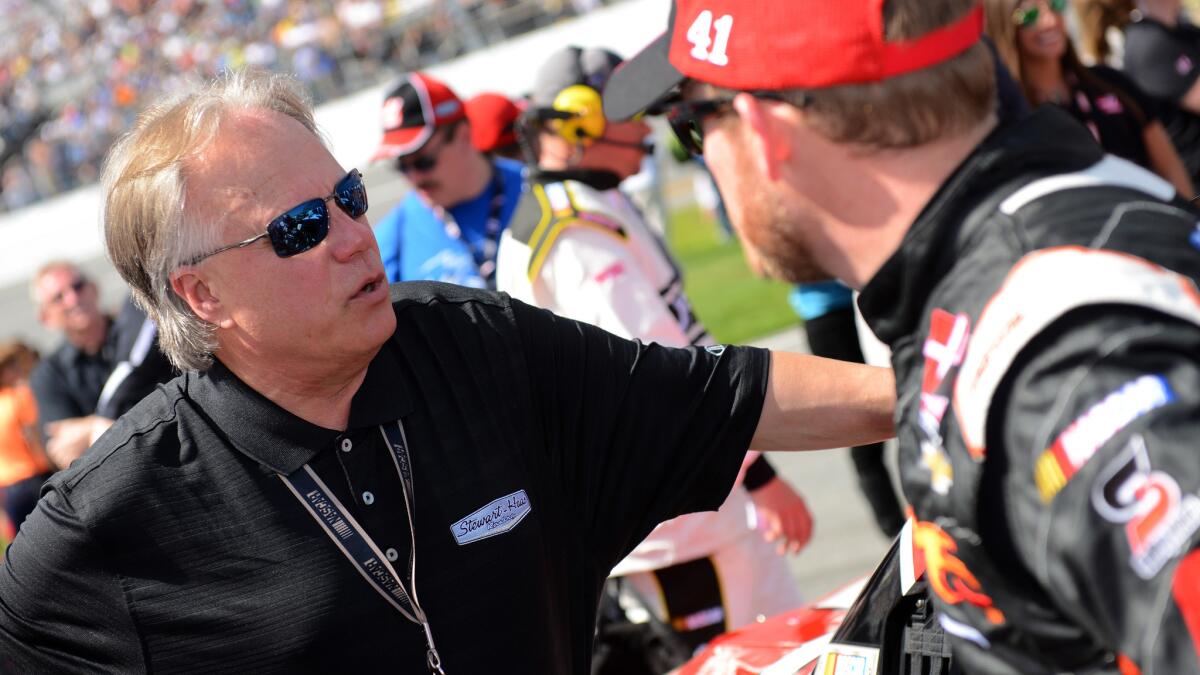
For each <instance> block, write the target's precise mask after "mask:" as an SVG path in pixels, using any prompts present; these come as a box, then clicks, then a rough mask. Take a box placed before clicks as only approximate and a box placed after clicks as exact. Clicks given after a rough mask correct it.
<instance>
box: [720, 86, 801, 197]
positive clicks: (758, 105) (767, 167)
mask: <svg viewBox="0 0 1200 675" xmlns="http://www.w3.org/2000/svg"><path fill="white" fill-rule="evenodd" d="M782 108H790V106H780V105H774V104H772V103H770V102H767V101H764V100H762V99H759V98H755V97H754V96H752V95H750V94H747V93H745V92H743V93H740V94H738V95H737V96H735V97H734V99H733V109H734V111H736V112H737V114H738V116H739V117H741V118H742V123H743V124H744V125H745V128H746V130H747V132H746V134H745V136H744V138H745V140H746V141H747V142H748V143H750V147H749V148H748V150H749V156H750V157H752V158H753V159H752V161H754V162H755V163H756V164H757V165H758V169H759V170H760V171H762V173H763V175H764V176H766V177H767V178H768V179H769V180H772V181H775V180H779V176H780V166H781V165H782V164H783V163H784V162H786V161H787V160H789V159H790V158H791V156H792V145H793V143H794V139H793V138H792V135H791V133H789V129H790V127H789V125H788V124H787V121H786V120H785V119H783V117H782V115H784V114H786V112H785V111H783V110H780V109H782Z"/></svg>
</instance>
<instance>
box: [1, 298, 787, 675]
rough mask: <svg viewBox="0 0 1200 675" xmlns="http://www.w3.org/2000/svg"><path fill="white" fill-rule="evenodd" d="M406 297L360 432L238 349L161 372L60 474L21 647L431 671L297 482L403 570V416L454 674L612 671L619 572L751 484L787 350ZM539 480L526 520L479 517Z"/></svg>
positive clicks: (375, 368) (251, 664)
mask: <svg viewBox="0 0 1200 675" xmlns="http://www.w3.org/2000/svg"><path fill="white" fill-rule="evenodd" d="M393 300H394V307H395V310H396V316H397V319H398V326H397V329H396V333H395V335H394V337H393V338H392V340H390V341H389V342H388V343H387V344H385V345H384V347H383V349H382V350H381V351H380V352H379V354H378V355H377V356H376V358H375V359H374V360H373V361H372V363H371V365H370V367H369V369H368V372H367V376H366V380H365V381H364V383H363V385H362V387H361V388H360V390H359V392H358V393H357V394H356V396H355V398H354V400H353V402H352V406H351V413H350V422H349V425H348V430H347V431H346V432H345V433H339V432H336V431H332V430H328V429H322V428H319V427H316V426H314V425H312V424H309V423H307V422H305V421H303V420H300V419H298V418H296V417H294V416H292V415H291V414H289V413H287V412H286V411H284V410H282V409H281V408H279V407H277V406H275V405H274V404H272V403H271V402H270V401H268V400H266V399H265V398H263V397H262V396H260V395H258V394H257V393H256V392H254V391H252V390H251V389H249V388H248V387H247V386H246V385H244V384H243V383H242V382H240V381H239V380H238V379H237V378H236V377H235V376H233V375H232V374H231V373H230V372H229V371H228V370H226V369H225V368H223V367H222V366H221V365H219V364H218V365H216V366H215V367H214V368H212V369H211V370H210V371H209V372H208V373H205V374H199V375H198V374H188V375H185V376H182V377H180V378H177V379H175V380H173V381H172V382H171V383H169V384H167V385H165V386H164V387H161V388H160V389H159V390H158V391H157V392H155V393H154V394H152V395H151V396H149V397H147V399H146V400H144V401H143V402H142V403H141V404H140V405H139V406H137V407H136V408H134V409H133V410H132V411H131V412H130V413H128V414H126V415H125V417H123V418H122V419H121V420H120V421H119V422H118V423H117V425H116V426H114V428H113V429H112V430H111V431H110V432H109V433H107V434H106V435H105V436H104V437H103V438H102V439H101V440H100V441H99V443H98V444H97V447H95V448H93V451H92V452H89V453H88V454H87V456H85V457H84V458H83V459H82V460H81V461H80V462H77V463H76V464H75V465H73V466H72V468H71V469H70V470H68V471H66V472H62V473H60V474H58V475H57V476H56V477H55V478H54V479H52V480H51V481H50V482H49V483H48V484H47V488H46V489H45V492H44V495H43V499H42V501H41V502H40V503H39V505H38V509H37V510H36V511H35V512H34V514H33V515H32V516H31V517H30V518H29V520H27V521H26V522H25V525H24V527H22V530H21V533H20V535H19V536H18V537H17V539H16V541H14V542H13V544H12V545H11V546H10V547H9V549H8V554H7V561H6V564H5V565H4V566H3V567H2V568H0V663H2V664H4V665H5V666H6V667H7V668H8V669H10V670H13V671H15V672H76V671H77V672H97V671H114V670H119V671H122V672H147V671H155V672H176V671H195V672H215V671H221V672H285V671H286V672H352V671H354V672H362V671H364V670H369V671H388V672H412V673H416V672H422V670H423V668H424V661H425V657H424V653H425V647H424V639H423V636H422V633H421V631H420V629H419V628H418V627H417V626H415V625H414V624H412V623H409V622H408V621H407V620H405V619H404V618H402V617H401V616H400V615H399V614H398V613H397V612H396V611H395V610H394V609H393V608H392V607H391V606H390V605H389V604H387V603H386V602H385V601H384V600H383V599H382V598H381V597H380V596H379V595H378V594H377V593H376V591H375V590H374V589H373V588H372V587H370V586H368V584H367V583H366V582H365V581H364V579H363V578H362V577H361V576H360V575H359V572H358V569H357V568H356V567H354V566H352V565H351V564H350V563H349V562H348V561H347V560H346V558H344V557H343V555H342V554H341V552H340V551H339V550H338V549H337V548H336V547H335V546H334V544H333V543H332V542H331V541H330V540H329V538H328V537H327V536H326V535H325V534H324V533H323V531H322V530H321V529H319V527H318V526H317V524H316V522H315V520H314V518H313V517H312V515H310V513H309V512H308V511H307V510H306V509H305V508H304V507H303V506H302V505H301V503H300V502H299V501H298V500H297V498H296V497H295V496H294V495H293V494H292V493H291V492H290V491H289V490H288V489H287V487H286V486H285V484H284V482H283V481H282V480H281V479H280V478H279V476H278V474H280V473H285V474H286V473H290V472H293V471H297V470H298V469H300V467H301V466H302V465H303V464H305V463H308V464H309V465H310V466H311V467H313V468H314V470H315V471H316V472H317V474H318V475H319V476H320V477H321V478H322V479H323V480H324V482H325V483H327V484H328V485H329V486H330V489H331V490H332V491H333V492H334V493H335V496H337V497H338V499H339V500H341V501H342V503H343V504H345V505H346V506H347V508H348V509H349V510H350V511H351V513H352V515H353V516H354V517H355V518H356V519H357V520H358V521H359V522H360V523H361V524H362V525H363V527H364V529H365V530H366V531H367V533H368V534H369V535H370V536H371V537H372V538H374V540H375V541H376V542H377V543H378V544H379V548H380V549H381V550H388V549H394V557H395V558H396V559H397V560H398V561H399V563H398V566H399V567H400V568H404V567H405V565H404V564H403V563H404V562H406V561H407V560H408V555H409V549H410V542H409V532H408V526H407V520H406V512H405V509H404V505H403V499H402V493H401V488H400V484H399V480H398V478H397V476H396V472H395V469H394V468H393V465H392V463H391V460H390V459H389V458H388V456H387V454H386V452H387V450H386V447H385V446H384V443H383V441H382V435H381V433H380V431H379V427H378V425H381V424H389V423H393V422H394V421H395V420H397V419H400V420H402V421H403V424H404V429H405V433H406V435H407V439H408V444H409V446H410V447H411V455H412V461H413V480H414V482H415V497H416V504H415V508H414V512H415V519H416V546H415V549H416V591H417V596H418V598H419V599H420V602H421V605H422V606H423V607H424V609H425V611H426V612H427V614H428V616H429V620H430V623H431V626H432V630H433V635H434V639H435V641H436V643H437V646H438V649H439V651H440V652H441V655H442V658H443V661H444V664H445V668H446V671H447V672H448V673H451V674H452V675H459V674H461V673H481V672H512V673H565V672H573V673H586V672H588V662H589V659H590V656H591V645H592V634H593V626H594V620H595V615H596V604H597V598H598V596H599V591H600V587H601V585H602V583H603V580H604V578H605V576H606V575H607V573H608V571H609V569H611V567H612V566H613V565H614V564H615V563H616V562H617V561H619V560H620V559H621V558H622V557H623V556H624V555H625V554H626V553H627V552H628V551H629V550H630V549H632V548H633V546H634V545H635V544H637V543H638V542H639V541H640V540H641V539H642V538H643V537H644V536H645V535H646V534H647V533H648V532H649V531H650V530H651V529H652V528H653V527H654V525H655V524H656V523H658V522H660V521H662V520H665V519H668V518H671V517H674V516H676V515H679V514H682V513H685V512H691V511H697V510H704V509H716V508H717V507H718V506H719V505H720V504H721V502H722V501H723V500H724V498H725V496H726V494H727V493H728V491H729V490H730V488H731V487H732V484H733V481H734V478H735V477H736V474H737V471H738V467H739V465H740V462H741V459H742V456H743V454H744V451H745V450H746V448H747V446H748V445H749V441H750V438H751V437H752V435H753V432H754V429H755V427H756V426H757V422H758V418H759V414H760V412H761V408H762V402H763V397H764V395H765V391H766V382H767V373H768V364H769V361H768V354H767V353H766V352H764V351H762V350H755V349H746V348H736V347H730V348H728V349H721V348H709V349H701V348H690V349H669V348H664V347H661V346H657V345H643V344H641V343H636V342H630V341H626V340H622V339H620V338H616V337H614V336H612V335H610V334H608V333H605V332H603V331H601V330H599V329H597V328H594V327H592V326H588V325H585V324H580V323H576V322H573V321H569V320H566V319H562V318H558V317H555V316H554V315H552V314H550V313H548V312H545V311H543V310H539V309H534V308H531V307H529V306H527V305H523V304H521V303H519V302H516V301H512V300H510V299H509V298H508V297H507V296H505V295H497V294H488V293H485V292H479V291H472V290H468V289H462V288H458V287H453V286H446V285H441V284H433V283H410V284H400V285H397V286H396V287H394V289H393ZM520 491H524V495H525V499H526V500H527V503H528V505H529V508H528V511H527V512H526V513H525V515H524V518H523V519H521V520H520V521H519V522H518V524H517V525H516V526H515V527H512V528H511V529H509V530H508V531H504V532H500V533H497V534H495V535H494V536H490V537H485V538H477V539H473V538H472V537H469V536H466V535H465V534H464V532H465V530H466V529H469V528H464V527H463V523H464V521H466V520H467V519H468V517H469V516H471V515H472V514H476V513H477V512H479V511H480V510H481V509H482V508H484V507H486V506H487V505H489V504H490V503H492V502H494V501H495V500H497V499H500V498H503V497H506V496H508V495H512V494H514V493H518V492H520ZM368 493H369V496H368ZM388 557H389V558H391V557H393V555H392V554H391V553H389V554H388Z"/></svg>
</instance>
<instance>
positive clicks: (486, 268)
mask: <svg viewBox="0 0 1200 675" xmlns="http://www.w3.org/2000/svg"><path fill="white" fill-rule="evenodd" d="M491 193H492V204H491V207H490V209H489V211H488V218H487V222H486V223H485V224H484V227H483V241H482V242H480V244H479V245H475V244H472V243H471V242H469V241H467V238H466V237H464V236H463V231H462V228H461V227H459V225H458V222H457V221H456V220H454V216H453V215H451V214H450V211H449V210H447V209H442V208H439V209H438V211H439V213H438V215H439V216H441V218H442V222H443V223H444V225H445V227H446V234H447V235H448V236H449V237H451V238H452V239H457V240H458V241H460V242H462V243H463V245H465V246H466V247H467V249H468V250H469V251H471V257H472V258H474V260H475V267H476V268H478V269H479V276H480V277H482V278H483V281H484V283H486V284H487V287H488V290H492V291H494V290H496V252H497V251H498V250H499V247H500V230H502V229H504V228H503V226H502V223H501V222H500V216H501V215H502V213H503V211H504V177H503V176H501V175H500V167H498V166H495V165H493V166H492V182H491Z"/></svg>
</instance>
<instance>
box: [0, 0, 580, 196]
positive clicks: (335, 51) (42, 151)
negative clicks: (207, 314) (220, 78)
mask: <svg viewBox="0 0 1200 675" xmlns="http://www.w3.org/2000/svg"><path fill="white" fill-rule="evenodd" d="M599 4H601V0H313V1H306V0H157V1H156V0H0V212H3V211H5V210H12V209H17V208H20V207H22V206H25V205H27V204H30V203H33V202H36V201H38V200H40V199H44V198H46V197H49V196H51V195H54V194H57V193H59V192H62V191H64V190H69V189H71V188H74V187H77V186H79V185H84V184H87V183H90V182H92V181H94V180H95V179H96V177H97V176H98V173H99V169H100V164H101V161H102V159H103V157H104V153H105V152H106V150H107V149H108V147H109V145H110V144H111V143H112V141H113V140H114V139H115V138H116V137H117V135H119V134H120V133H121V132H122V131H123V130H124V129H125V128H126V127H127V126H128V125H129V124H130V123H131V122H132V121H133V119H134V117H135V115H136V114H137V111H138V109H139V108H140V107H141V106H142V105H144V103H145V102H147V101H150V100H154V99H155V98H157V97H159V96H160V95H162V94H163V93H165V92H170V91H172V90H173V89H175V88H176V87H178V85H179V84H180V83H181V82H183V81H184V80H185V79H188V78H196V77H200V78H208V77H211V76H213V75H215V74H216V73H218V72H220V71H222V70H225V69H230V68H240V67H244V66H258V67H262V68H268V69H271V70H285V71H291V72H293V73H295V75H296V76H297V77H298V78H300V79H301V80H302V81H303V82H305V83H306V84H308V85H309V87H310V89H311V90H312V93H313V96H314V98H315V100H317V101H318V102H320V101H324V100H327V99H329V98H332V97H336V96H340V95H342V94H346V93H349V92H352V91H355V90H357V89H361V88H363V87H366V86H370V85H374V84H377V83H379V82H382V81H385V80H387V79H390V78H391V77H393V76H395V75H397V74H399V73H401V72H404V71H409V70H415V69H418V68H426V67H428V66H430V65H432V64H434V63H437V62H440V61H444V60H447V59H450V58H453V57H455V56H458V55H460V54H463V53H465V52H468V51H471V50H474V49H477V48H480V47H483V46H486V45H488V44H492V43H495V42H499V41H501V40H504V39H506V38H508V37H511V36H513V35H517V34H520V33H523V32H526V31H528V30H532V29H534V28H538V27H540V26H543V25H547V24H549V23H551V22H554V21H556V20H558V19H560V18H564V17H568V16H572V15H576V14H579V13H582V12H585V11H588V10H590V9H592V8H593V7H594V6H597V5H599Z"/></svg>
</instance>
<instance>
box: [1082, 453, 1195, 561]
mask: <svg viewBox="0 0 1200 675" xmlns="http://www.w3.org/2000/svg"><path fill="white" fill-rule="evenodd" d="M1092 506H1093V507H1094V508H1095V509H1096V512H1097V513H1099V514H1100V517H1101V518H1104V519H1105V520H1107V521H1108V522H1110V523H1114V524H1117V525H1124V527H1125V538H1126V540H1127V541H1128V542H1129V566H1130V567H1131V568H1133V571H1134V573H1135V574H1137V575H1138V576H1139V577H1141V578H1143V579H1152V578H1153V577H1154V576H1156V575H1157V574H1158V573H1159V572H1160V571H1161V570H1162V569H1163V567H1166V565H1167V563H1169V562H1170V561H1172V560H1174V559H1175V558H1176V557H1177V556H1178V555H1179V554H1180V553H1181V552H1182V551H1183V550H1184V549H1185V547H1186V546H1187V544H1188V542H1190V541H1191V539H1192V535H1194V534H1195V533H1196V530H1197V529H1200V497H1197V496H1196V495H1194V494H1184V493H1183V491H1182V490H1180V488H1179V483H1178V482H1177V481H1176V480H1175V477H1174V476H1171V475H1170V474H1167V473H1165V472H1163V471H1158V470H1156V469H1154V467H1152V466H1151V464H1150V455H1149V453H1148V452H1147V451H1146V441H1145V439H1144V438H1143V437H1142V436H1141V435H1137V436H1134V437H1133V438H1131V439H1130V440H1129V443H1128V444H1127V445H1126V446H1125V448H1124V449H1123V450H1122V451H1121V452H1120V453H1119V454H1118V455H1117V456H1116V457H1114V458H1113V459H1112V460H1111V461H1109V463H1108V464H1106V465H1105V466H1104V468H1103V469H1101V471H1100V474H1099V475H1098V476H1097V478H1096V482H1095V483H1094V484H1093V485H1092Z"/></svg>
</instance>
